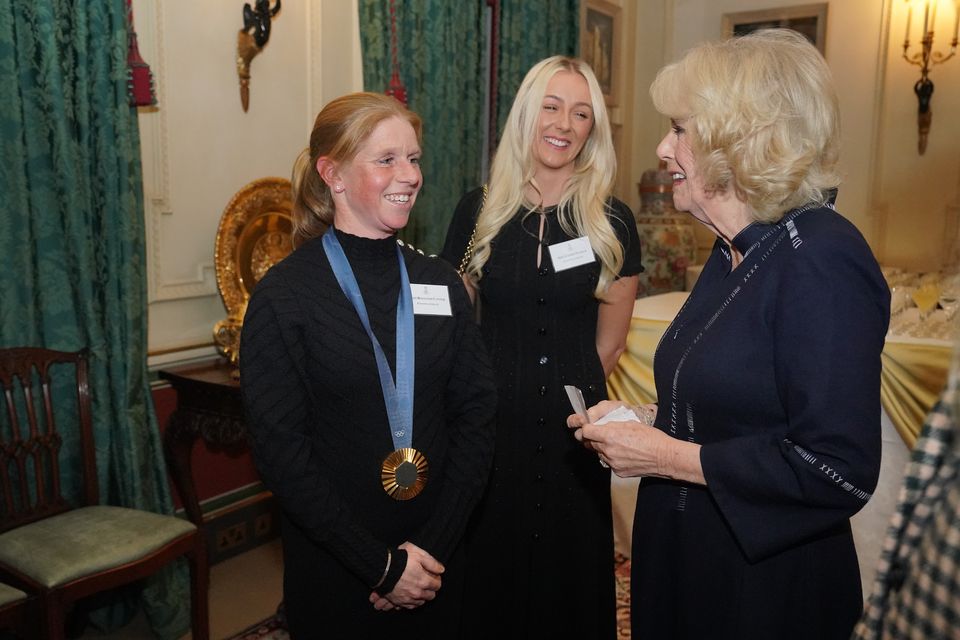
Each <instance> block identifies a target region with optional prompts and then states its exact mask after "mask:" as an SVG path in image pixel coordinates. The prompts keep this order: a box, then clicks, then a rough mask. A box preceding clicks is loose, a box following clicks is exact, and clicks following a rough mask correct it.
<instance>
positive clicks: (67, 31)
mask: <svg viewBox="0 0 960 640" xmlns="http://www.w3.org/2000/svg"><path fill="white" fill-rule="evenodd" d="M127 33H128V26H127V6H126V2H125V0H97V1H96V2H66V1H64V0H29V1H23V0H0V156H2V161H0V193H2V194H3V195H2V199H0V207H2V209H0V255H2V256H3V263H4V266H3V268H2V270H0V346H16V345H31V346H45V347H49V348H53V349H62V350H76V349H79V348H81V347H88V348H89V349H90V351H91V354H92V357H91V386H92V394H93V398H94V407H93V409H94V427H95V438H96V444H97V462H98V468H99V473H100V478H99V480H100V492H101V502H102V503H104V504H114V505H122V506H129V507H137V508H142V509H149V510H154V511H158V512H164V513H171V512H172V510H173V509H172V502H171V498H170V494H169V489H168V486H167V480H166V474H165V471H164V464H163V458H162V452H161V446H160V440H159V431H158V429H157V424H156V417H155V415H154V413H153V409H152V404H151V399H150V388H149V384H148V381H147V372H146V346H147V340H146V326H147V301H146V277H145V247H144V244H145V234H144V217H143V202H142V187H141V174H140V140H139V135H138V130H137V112H136V109H135V108H132V107H130V106H129V105H128V97H127V64H126V58H127ZM72 475H73V476H74V477H78V476H79V473H74V474H72ZM184 577H185V572H184V571H183V568H182V567H181V568H178V569H177V570H176V571H171V572H168V573H167V574H166V575H165V576H163V577H162V578H160V579H155V580H153V581H151V582H150V584H149V585H148V586H147V588H146V589H145V591H144V595H145V597H144V599H143V600H144V604H145V606H146V610H147V613H148V615H149V616H150V620H151V623H152V625H153V627H154V629H155V630H156V631H157V632H158V634H159V635H161V636H163V637H175V636H176V635H178V634H179V633H181V632H182V631H184V630H186V628H187V627H188V616H189V606H187V605H186V603H188V602H189V594H188V590H187V584H186V581H185V580H184V579H183V578H184ZM128 614H129V611H125V612H124V611H119V610H118V609H117V608H114V609H112V612H111V615H110V616H109V617H113V618H114V619H117V618H121V619H122V618H123V617H124V616H125V615H128ZM107 617H108V616H107V615H105V614H103V613H102V612H101V615H99V616H98V619H99V620H100V621H101V622H103V623H106V620H107Z"/></svg>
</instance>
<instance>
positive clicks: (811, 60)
mask: <svg viewBox="0 0 960 640" xmlns="http://www.w3.org/2000/svg"><path fill="white" fill-rule="evenodd" d="M650 95H651V96H652V98H653V102H654V105H655V106H656V108H657V110H658V111H659V112H660V113H662V114H664V115H666V116H668V117H670V118H673V119H675V120H685V123H684V128H685V129H686V131H687V132H688V134H689V136H690V144H691V148H692V150H693V153H694V157H695V159H696V162H697V168H698V171H699V172H700V173H701V174H702V175H703V177H704V181H705V187H706V188H707V189H708V190H713V191H726V190H727V189H733V192H734V194H735V195H736V196H737V197H738V198H739V199H740V200H742V201H743V202H745V203H747V204H748V205H749V206H750V207H751V209H752V211H753V215H754V217H755V219H756V220H759V221H763V222H773V221H776V220H778V219H780V218H781V217H782V216H783V214H784V213H785V212H787V211H789V210H790V209H793V208H795V207H797V206H800V205H803V204H806V203H808V202H816V203H819V204H823V203H825V202H826V201H827V200H828V199H829V198H830V191H831V190H832V189H833V188H835V187H836V186H837V185H838V184H840V175H839V173H838V171H837V160H838V158H839V146H840V114H839V107H838V102H837V95H836V91H835V90H834V87H833V79H832V77H831V74H830V69H829V68H828V67H827V63H826V61H825V60H824V59H823V56H821V55H820V52H819V51H817V49H816V48H815V47H814V46H813V45H812V44H810V42H809V41H807V39H806V38H804V37H803V36H802V35H800V34H799V33H797V32H795V31H791V30H789V29H762V30H759V31H755V32H753V33H751V34H749V35H746V36H742V37H739V38H732V39H729V40H724V41H721V42H713V43H706V44H702V45H699V46H697V47H696V48H694V49H691V50H690V51H688V52H687V53H686V54H685V55H684V56H683V58H681V59H680V60H679V61H677V62H674V63H672V64H670V65H667V66H666V67H664V68H663V69H661V70H660V72H659V73H658V74H657V77H656V79H655V80H654V81H653V84H652V85H651V87H650Z"/></svg>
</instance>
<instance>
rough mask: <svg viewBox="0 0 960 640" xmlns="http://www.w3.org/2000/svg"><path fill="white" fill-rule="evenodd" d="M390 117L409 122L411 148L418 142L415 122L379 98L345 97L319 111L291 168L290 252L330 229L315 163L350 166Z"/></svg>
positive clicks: (328, 205) (329, 204)
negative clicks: (414, 139)
mask: <svg viewBox="0 0 960 640" xmlns="http://www.w3.org/2000/svg"><path fill="white" fill-rule="evenodd" d="M392 117H397V118H400V119H401V120H405V121H406V122H409V123H410V126H412V127H413V131H414V133H416V134H417V142H422V136H423V134H422V125H421V121H420V116H418V115H417V114H415V113H414V112H412V111H410V110H409V109H407V108H406V107H404V106H403V105H402V104H400V103H399V102H398V101H397V100H396V99H395V98H392V97H390V96H388V95H384V94H382V93H370V92H358V93H348V94H347V95H344V96H340V97H339V98H336V99H334V100H331V101H330V102H329V103H328V104H327V105H326V106H325V107H324V108H323V109H321V110H320V113H318V114H317V119H316V120H315V121H314V123H313V131H311V133H310V146H309V147H307V148H306V149H304V150H303V151H302V152H301V153H300V156H299V157H298V158H297V161H296V162H295V163H294V165H293V177H292V180H291V181H292V183H293V215H292V218H293V245H294V247H297V246H300V245H301V244H303V243H304V242H306V241H307V240H309V239H310V238H316V237H318V236H321V235H323V232H324V231H326V229H327V227H328V226H330V225H331V224H332V223H333V214H334V205H333V196H332V195H331V194H330V187H329V186H328V185H327V183H326V182H324V181H323V178H321V177H320V173H319V172H318V171H317V160H318V159H319V158H321V157H323V156H325V157H327V158H329V159H330V160H332V161H333V162H335V163H337V164H342V163H346V162H350V161H351V160H353V158H354V157H356V155H357V152H358V151H359V150H360V147H361V146H363V143H364V142H366V140H367V138H368V137H369V136H370V134H371V133H373V130H374V129H376V128H377V125H378V124H380V123H381V122H383V121H384V120H387V119H388V118H392Z"/></svg>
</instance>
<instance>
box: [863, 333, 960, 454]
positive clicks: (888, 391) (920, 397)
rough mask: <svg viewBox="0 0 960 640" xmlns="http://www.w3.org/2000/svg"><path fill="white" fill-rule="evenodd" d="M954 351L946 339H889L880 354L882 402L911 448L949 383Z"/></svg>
mask: <svg viewBox="0 0 960 640" xmlns="http://www.w3.org/2000/svg"><path fill="white" fill-rule="evenodd" d="M952 357H953V349H952V347H951V345H950V343H949V342H947V341H943V340H929V341H928V340H923V339H914V340H909V339H906V338H903V339H898V338H895V337H888V338H887V342H886V344H884V346H883V353H882V354H881V355H880V358H881V360H882V361H883V372H882V373H881V374H880V402H881V404H883V408H884V410H885V411H886V412H887V415H889V416H890V420H891V422H893V426H895V427H896V428H897V433H899V434H900V437H901V438H903V441H904V442H905V443H906V444H907V447H909V448H910V449H912V448H913V445H914V444H915V443H916V442H917V436H918V435H920V428H921V427H922V426H923V421H924V419H925V418H926V417H927V414H928V413H929V412H930V409H932V408H933V405H934V403H935V402H936V401H937V398H938V397H939V396H940V392H941V391H942V390H943V387H944V385H945V384H946V383H947V371H948V369H949V367H950V360H951V358H952Z"/></svg>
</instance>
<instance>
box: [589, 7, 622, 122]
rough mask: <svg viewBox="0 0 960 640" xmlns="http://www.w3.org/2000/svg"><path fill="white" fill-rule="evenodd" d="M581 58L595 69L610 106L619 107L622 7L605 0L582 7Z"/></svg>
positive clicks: (605, 98)
mask: <svg viewBox="0 0 960 640" xmlns="http://www.w3.org/2000/svg"><path fill="white" fill-rule="evenodd" d="M580 57H581V58H583V59H584V60H585V61H586V62H587V64H589V65H590V68H592V69H593V72H594V74H596V76H597V81H598V82H599V83H600V89H601V90H602V91H603V98H604V101H605V102H606V103H607V106H609V107H612V106H616V104H617V99H618V86H617V85H618V83H619V75H620V7H619V6H618V5H616V4H613V3H612V2H606V1H605V0H585V2H582V3H581V4H580Z"/></svg>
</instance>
